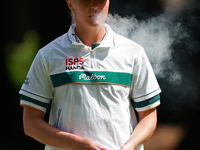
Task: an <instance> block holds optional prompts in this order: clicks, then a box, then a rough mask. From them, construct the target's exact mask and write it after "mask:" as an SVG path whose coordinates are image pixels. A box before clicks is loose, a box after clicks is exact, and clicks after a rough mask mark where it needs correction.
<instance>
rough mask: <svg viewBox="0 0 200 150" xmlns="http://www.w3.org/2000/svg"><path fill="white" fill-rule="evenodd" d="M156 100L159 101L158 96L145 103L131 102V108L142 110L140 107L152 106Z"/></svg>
mask: <svg viewBox="0 0 200 150" xmlns="http://www.w3.org/2000/svg"><path fill="white" fill-rule="evenodd" d="M158 100H160V94H158V95H156V96H154V97H153V98H150V99H147V100H145V101H141V102H133V107H134V108H142V107H145V106H148V105H150V104H153V103H155V102H157V101H158Z"/></svg>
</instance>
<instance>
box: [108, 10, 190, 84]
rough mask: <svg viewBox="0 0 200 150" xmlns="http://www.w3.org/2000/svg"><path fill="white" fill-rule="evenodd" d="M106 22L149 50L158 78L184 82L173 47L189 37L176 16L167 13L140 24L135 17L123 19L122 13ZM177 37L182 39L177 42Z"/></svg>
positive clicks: (110, 17) (111, 16)
mask: <svg viewBox="0 0 200 150" xmlns="http://www.w3.org/2000/svg"><path fill="white" fill-rule="evenodd" d="M106 22H107V23H108V24H109V25H110V26H111V28H112V29H113V30H114V31H115V32H116V33H118V34H121V35H123V36H125V37H127V38H129V39H131V40H133V41H135V42H137V43H138V44H140V45H141V46H143V47H144V48H145V51H146V53H147V56H148V58H149V60H150V62H151V64H152V67H153V69H154V72H155V74H156V76H157V77H158V78H165V79H167V80H168V81H170V82H173V83H180V81H181V73H180V72H179V71H178V67H177V66H176V64H175V63H174V62H173V58H172V54H173V49H172V48H171V46H172V44H173V43H174V42H178V41H177V40H180V39H181V36H182V37H185V36H187V33H186V32H185V31H184V29H183V28H182V26H181V24H180V23H178V22H176V23H173V17H171V16H170V15H169V14H168V13H164V14H162V15H160V16H158V17H154V18H150V19H148V20H145V21H138V20H137V19H136V18H135V17H134V16H131V17H124V18H123V17H121V16H119V15H118V14H114V15H112V14H109V15H108V18H107V20H106ZM177 36H179V38H178V39H176V38H177Z"/></svg>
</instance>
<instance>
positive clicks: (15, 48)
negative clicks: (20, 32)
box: [5, 30, 40, 88]
mask: <svg viewBox="0 0 200 150" xmlns="http://www.w3.org/2000/svg"><path fill="white" fill-rule="evenodd" d="M39 48H40V41H39V35H38V33H37V32H36V31H34V30H29V31H27V32H26V33H25V35H24V37H23V39H22V42H21V43H18V44H17V43H13V42H10V43H8V44H7V45H6V47H5V53H6V69H7V74H8V78H9V80H10V82H11V84H13V86H14V87H16V88H19V87H20V86H21V85H22V83H23V82H24V80H25V78H26V75H27V73H28V70H29V68H30V66H31V63H32V61H33V59H34V57H35V55H36V53H37V51H38V50H39Z"/></svg>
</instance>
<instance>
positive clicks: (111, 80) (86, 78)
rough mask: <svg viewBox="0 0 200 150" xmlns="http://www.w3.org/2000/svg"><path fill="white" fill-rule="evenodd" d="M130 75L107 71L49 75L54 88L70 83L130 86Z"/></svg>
mask: <svg viewBox="0 0 200 150" xmlns="http://www.w3.org/2000/svg"><path fill="white" fill-rule="evenodd" d="M131 77H132V74H130V73H122V72H108V71H71V72H64V73H60V74H55V75H51V79H52V82H53V86H54V87H58V86H62V85H65V84H70V83H107V84H119V85H123V86H129V87H130V86H131Z"/></svg>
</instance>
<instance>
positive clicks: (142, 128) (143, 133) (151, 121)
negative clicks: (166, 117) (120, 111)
mask: <svg viewBox="0 0 200 150" xmlns="http://www.w3.org/2000/svg"><path fill="white" fill-rule="evenodd" d="M138 115H139V123H138V124H137V126H136V127H135V129H134V131H133V133H132V134H131V136H130V138H129V139H128V141H127V142H126V143H125V145H124V146H123V147H122V148H121V150H134V149H135V148H136V147H137V146H138V145H139V144H141V143H143V142H145V141H146V140H148V139H149V138H150V136H151V135H152V134H153V132H154V130H155V128H156V124H157V111H156V108H154V109H150V110H148V111H144V112H139V113H138Z"/></svg>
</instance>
